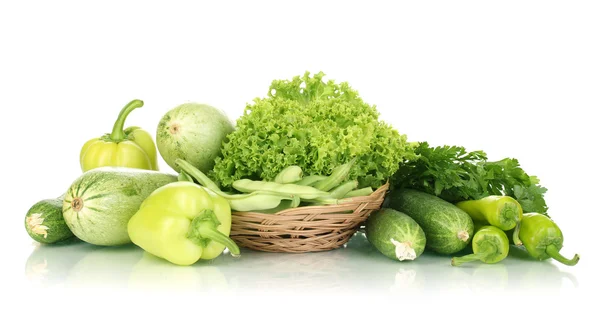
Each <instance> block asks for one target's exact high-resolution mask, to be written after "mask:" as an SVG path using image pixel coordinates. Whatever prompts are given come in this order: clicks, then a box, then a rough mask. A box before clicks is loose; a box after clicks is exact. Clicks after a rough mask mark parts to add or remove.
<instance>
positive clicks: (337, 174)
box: [314, 158, 356, 191]
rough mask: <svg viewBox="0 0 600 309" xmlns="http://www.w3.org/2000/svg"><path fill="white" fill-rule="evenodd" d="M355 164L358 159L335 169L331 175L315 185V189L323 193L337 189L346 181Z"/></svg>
mask: <svg viewBox="0 0 600 309" xmlns="http://www.w3.org/2000/svg"><path fill="white" fill-rule="evenodd" d="M354 163H356V158H354V159H352V160H350V162H348V163H345V164H342V165H340V166H337V167H336V168H334V169H333V171H332V172H331V175H329V176H327V178H325V179H323V180H321V181H319V182H317V183H316V184H314V187H315V188H317V189H319V190H322V191H329V190H331V189H333V188H335V187H337V186H338V185H340V184H341V183H342V181H343V180H344V179H346V177H348V174H349V173H350V170H351V169H352V167H353V166H354Z"/></svg>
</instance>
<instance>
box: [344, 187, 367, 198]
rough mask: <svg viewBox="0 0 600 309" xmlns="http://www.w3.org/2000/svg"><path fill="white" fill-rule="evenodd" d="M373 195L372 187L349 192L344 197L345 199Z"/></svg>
mask: <svg viewBox="0 0 600 309" xmlns="http://www.w3.org/2000/svg"><path fill="white" fill-rule="evenodd" d="M371 193H373V188H371V187H366V188H360V189H356V190H352V191H350V192H348V193H347V194H346V195H344V198H348V197H357V196H367V195H371Z"/></svg>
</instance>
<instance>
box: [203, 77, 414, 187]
mask: <svg viewBox="0 0 600 309" xmlns="http://www.w3.org/2000/svg"><path fill="white" fill-rule="evenodd" d="M324 76H325V74H324V73H323V72H319V73H317V74H314V75H312V76H311V75H310V73H309V72H306V73H305V74H304V75H303V76H295V77H294V78H293V79H292V80H274V81H273V82H272V84H271V86H270V88H269V92H268V94H267V96H266V97H265V98H256V99H254V101H253V102H252V103H249V104H247V105H246V108H245V109H244V113H243V115H242V116H241V117H240V118H238V119H237V121H236V129H235V131H234V132H233V133H231V134H230V135H229V136H228V137H227V141H226V142H225V143H224V144H223V147H222V156H221V157H220V158H217V159H216V161H215V166H214V168H213V170H212V171H211V173H210V176H211V177H212V178H213V179H215V180H216V181H217V182H218V183H219V184H220V185H221V186H222V187H223V188H230V186H231V184H232V183H233V181H235V180H237V179H240V178H251V179H273V178H274V177H275V176H276V175H277V173H278V172H279V171H281V170H282V169H283V168H285V167H287V166H289V165H299V166H300V167H301V168H302V170H303V172H304V175H314V174H319V175H328V174H330V173H331V171H332V170H333V168H335V167H336V166H338V165H341V164H343V163H346V162H348V161H350V160H351V159H352V158H354V157H356V158H358V160H357V162H356V164H355V165H354V167H353V169H352V170H351V171H350V174H349V176H348V178H349V179H357V180H358V181H359V186H361V187H366V186H371V187H373V188H377V187H379V186H381V185H382V184H384V183H385V182H386V181H387V180H388V179H389V177H391V176H392V175H393V174H394V173H395V172H396V170H397V169H398V166H399V165H398V164H399V163H400V162H402V161H404V160H406V159H409V158H414V157H415V155H414V151H413V146H411V145H410V144H409V143H407V141H406V135H401V134H400V133H399V132H398V131H396V130H395V129H394V128H393V127H392V126H391V125H389V124H387V123H385V122H383V121H381V120H379V113H378V111H377V109H376V107H375V106H373V105H369V104H367V103H365V102H363V100H362V99H361V98H360V96H359V94H358V92H357V91H356V90H354V89H352V88H351V87H350V86H349V85H348V83H346V82H342V83H336V82H335V81H333V80H329V81H324V80H323V77H324Z"/></svg>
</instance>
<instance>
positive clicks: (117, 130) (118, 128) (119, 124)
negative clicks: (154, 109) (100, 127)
mask: <svg viewBox="0 0 600 309" xmlns="http://www.w3.org/2000/svg"><path fill="white" fill-rule="evenodd" d="M142 106H144V102H143V101H142V100H137V99H136V100H133V101H131V102H129V103H127V105H125V107H123V109H122V110H121V112H120V113H119V116H118V117H117V121H115V124H114V126H113V129H112V133H110V140H111V141H113V142H120V141H122V140H124V139H125V132H124V131H123V128H124V126H125V119H127V116H129V113H131V111H133V110H134V109H136V108H138V107H142Z"/></svg>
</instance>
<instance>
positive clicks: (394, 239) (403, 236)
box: [365, 208, 426, 261]
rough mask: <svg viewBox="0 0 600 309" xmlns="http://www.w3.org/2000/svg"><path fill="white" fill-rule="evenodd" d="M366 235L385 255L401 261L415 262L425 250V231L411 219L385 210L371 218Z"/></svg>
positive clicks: (379, 211) (394, 211)
mask: <svg viewBox="0 0 600 309" xmlns="http://www.w3.org/2000/svg"><path fill="white" fill-rule="evenodd" d="M365 235H366V236H367V239H368V240H369V242H370V243H371V244H372V245H373V246H374V247H375V248H376V249H377V250H379V252H381V253H382V254H383V255H385V256H387V257H389V258H391V259H394V260H399V261H404V260H414V259H416V258H418V257H419V256H420V255H421V254H422V253H423V251H424V250H425V244H426V238H425V233H424V232H423V229H422V228H421V227H420V226H419V224H418V223H417V222H416V221H415V220H413V219H412V218H411V217H409V216H407V215H406V214H404V213H401V212H399V211H397V210H394V209H390V208H383V209H381V210H378V211H376V212H375V213H373V214H371V215H370V216H369V219H367V222H366V223H365Z"/></svg>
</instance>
